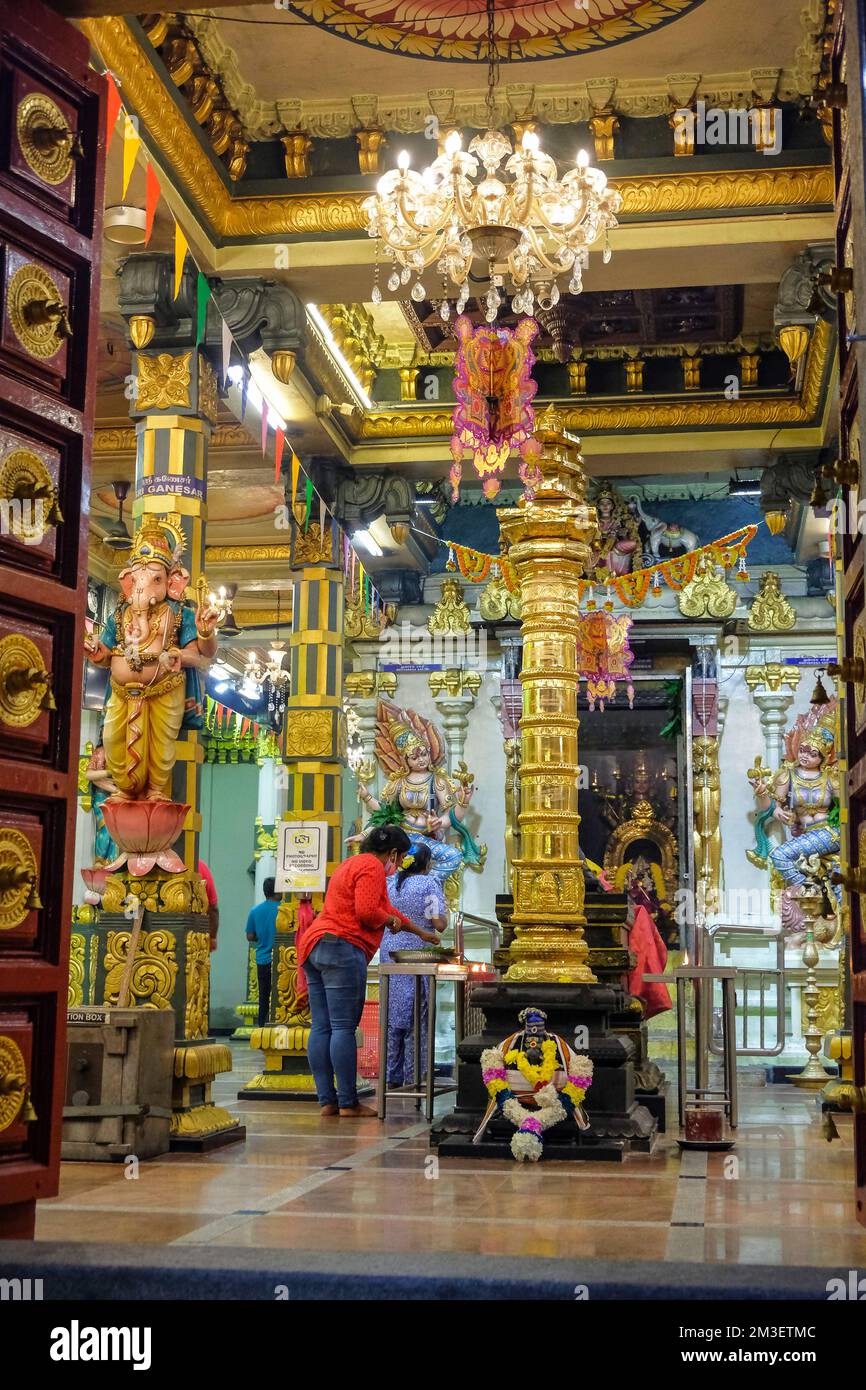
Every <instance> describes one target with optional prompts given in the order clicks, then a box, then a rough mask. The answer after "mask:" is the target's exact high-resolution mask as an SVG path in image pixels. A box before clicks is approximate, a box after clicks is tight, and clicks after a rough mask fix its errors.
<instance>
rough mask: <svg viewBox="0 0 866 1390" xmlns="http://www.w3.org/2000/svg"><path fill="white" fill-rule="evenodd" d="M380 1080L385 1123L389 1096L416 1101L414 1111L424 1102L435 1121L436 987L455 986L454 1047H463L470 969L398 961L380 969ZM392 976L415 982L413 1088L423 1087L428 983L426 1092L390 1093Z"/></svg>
mask: <svg viewBox="0 0 866 1390" xmlns="http://www.w3.org/2000/svg"><path fill="white" fill-rule="evenodd" d="M378 970H379V1079H378V1081H377V1083H376V1111H377V1113H378V1116H379V1119H380V1120H384V1118H385V1111H386V1109H387V1103H388V1098H389V1096H401V1097H403V1098H404V1099H405V1098H406V1097H409V1098H410V1099H413V1100H414V1101H415V1109H416V1110H420V1109H421V1101H422V1100H423V1101H424V1102H425V1106H424V1113H425V1115H426V1117H427V1119H428V1120H432V1119H433V1101H434V1099H435V1095H436V1089H435V1075H434V1071H435V1064H436V986H437V984H440V983H442V982H445V983H449V982H452V983H453V985H454V994H455V998H454V1033H455V1044H456V1046H457V1047H459V1046H460V1044H461V1042H462V1041H463V1015H464V1007H465V1002H466V981H467V979H468V977H469V974H470V966H469V965H456V964H454V965H449V964H444V965H437V964H436V963H435V962H433V961H425V962H423V963H422V962H420V961H419V962H418V963H416V964H412V965H398V964H397V962H396V961H384V962H382V963H381V964H380V965H379V967H378ZM392 975H412V976H414V979H415V1008H414V1017H413V1043H414V1068H413V1074H414V1077H415V1081H414V1085H415V1086H416V1087H418V1086H419V1085H420V1077H421V1006H422V1003H423V999H424V994H423V990H422V987H421V985H422V981H423V980H425V979H426V980H429V982H430V988H429V990H428V1005H427V1080H426V1082H425V1084H424V1087H423V1089H418V1090H407V1089H406V1088H405V1087H401V1088H400V1089H399V1090H397V1091H389V1090H388V1089H387V1080H388V996H389V993H390V986H391V976H392ZM456 1089H457V1082H456V1081H454V1082H449V1083H446V1084H445V1085H444V1086H440V1087H439V1094H440V1095H441V1094H442V1093H443V1092H445V1091H456Z"/></svg>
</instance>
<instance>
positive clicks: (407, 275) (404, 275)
mask: <svg viewBox="0 0 866 1390" xmlns="http://www.w3.org/2000/svg"><path fill="white" fill-rule="evenodd" d="M411 279H412V272H411V270H410V269H409V267H408V265H404V267H403V269H402V270H401V271H400V284H401V285H408V283H409V281H410V280H411Z"/></svg>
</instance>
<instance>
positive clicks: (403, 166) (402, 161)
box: [397, 150, 410, 174]
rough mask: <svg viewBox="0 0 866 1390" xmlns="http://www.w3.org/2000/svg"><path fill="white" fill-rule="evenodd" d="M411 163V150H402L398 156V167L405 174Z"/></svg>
mask: <svg viewBox="0 0 866 1390" xmlns="http://www.w3.org/2000/svg"><path fill="white" fill-rule="evenodd" d="M409 164H410V159H409V151H408V150H401V151H400V153H399V154H398V156H397V168H398V169H399V170H400V172H401V173H403V174H405V172H406V170H407V169H408V168H409Z"/></svg>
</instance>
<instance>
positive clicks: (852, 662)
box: [827, 656, 866, 685]
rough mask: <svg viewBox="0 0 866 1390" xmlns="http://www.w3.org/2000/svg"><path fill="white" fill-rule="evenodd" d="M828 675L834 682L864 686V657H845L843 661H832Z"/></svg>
mask: <svg viewBox="0 0 866 1390" xmlns="http://www.w3.org/2000/svg"><path fill="white" fill-rule="evenodd" d="M827 675H828V676H832V677H833V679H834V680H837V681H845V682H846V683H852V682H853V684H855V685H862V684H863V681H864V679H866V669H864V662H863V658H862V656H843V657H842V660H841V661H831V662H830V665H829V666H828V667H827Z"/></svg>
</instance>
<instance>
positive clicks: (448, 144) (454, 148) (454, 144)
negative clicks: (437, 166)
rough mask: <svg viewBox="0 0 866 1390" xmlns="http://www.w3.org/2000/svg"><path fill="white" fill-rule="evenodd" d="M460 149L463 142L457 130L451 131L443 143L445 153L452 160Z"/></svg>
mask: <svg viewBox="0 0 866 1390" xmlns="http://www.w3.org/2000/svg"><path fill="white" fill-rule="evenodd" d="M462 147H463V140H462V138H461V135H460V132H459V130H452V131H451V134H450V135H449V136H448V138H447V139H446V141H445V153H446V154H447V155H448V156H449V157H450V158H452V159H453V157H454V155H455V154H457V152H458V150H460V149H462Z"/></svg>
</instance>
